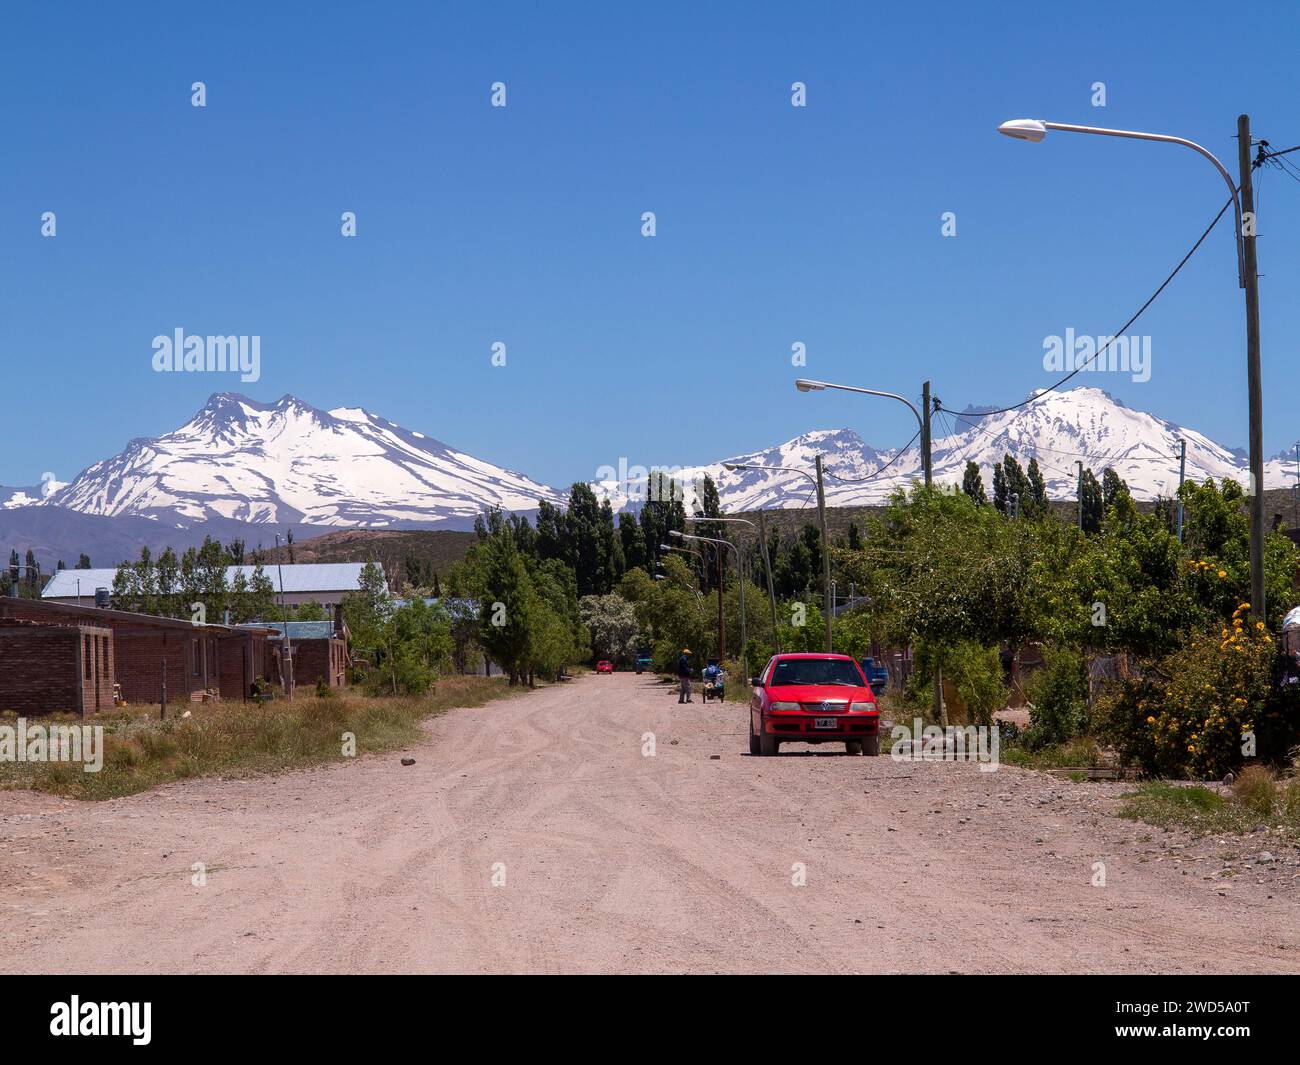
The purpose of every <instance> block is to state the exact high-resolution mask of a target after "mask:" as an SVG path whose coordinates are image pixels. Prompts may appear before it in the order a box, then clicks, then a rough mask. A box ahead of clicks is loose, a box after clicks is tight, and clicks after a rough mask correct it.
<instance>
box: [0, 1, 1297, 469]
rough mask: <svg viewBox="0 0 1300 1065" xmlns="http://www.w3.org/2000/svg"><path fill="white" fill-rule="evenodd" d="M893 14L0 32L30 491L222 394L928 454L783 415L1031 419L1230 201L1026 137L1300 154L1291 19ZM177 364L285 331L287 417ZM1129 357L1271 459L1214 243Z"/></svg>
mask: <svg viewBox="0 0 1300 1065" xmlns="http://www.w3.org/2000/svg"><path fill="white" fill-rule="evenodd" d="M873 6H874V5H867V4H863V3H843V4H841V3H816V2H812V3H799V4H794V3H744V4H742V3H710V4H700V3H681V4H678V3H664V2H660V3H655V4H644V5H633V4H609V3H591V4H585V3H583V4H580V3H553V4H545V5H543V4H524V3H512V2H505V0H503V2H499V3H493V4H490V5H485V4H468V3H464V4H439V5H424V4H411V5H406V4H382V3H381V4H366V5H355V6H344V5H331V4H323V3H322V4H313V5H311V6H310V7H302V8H300V9H299V8H295V9H294V10H293V11H288V10H286V11H270V10H268V7H269V5H264V4H246V5H241V4H229V5H219V6H218V5H205V6H201V7H197V8H196V7H195V6H194V5H162V4H159V5H156V6H153V5H147V4H132V5H127V6H125V7H122V8H110V7H109V6H108V5H92V4H76V5H74V4H50V3H43V4H10V5H7V6H6V11H5V14H4V16H3V32H2V33H0V128H2V129H3V131H4V149H3V156H2V158H0V364H2V365H3V366H4V367H5V369H6V371H7V372H6V378H7V383H8V388H7V389H6V391H7V392H8V393H9V394H10V395H15V394H17V395H18V396H19V397H20V398H18V399H17V400H16V401H13V402H10V403H6V404H5V413H4V417H3V418H0V483H3V484H10V485H14V484H32V483H36V482H37V481H38V480H39V479H40V476H41V473H42V472H43V471H47V470H48V471H52V472H54V473H56V475H57V476H58V477H59V478H60V479H68V478H69V477H70V476H72V475H74V474H75V473H76V472H77V471H78V470H80V469H81V468H82V467H84V466H85V465H87V464H89V463H91V462H93V461H96V460H98V459H100V458H104V457H107V456H108V455H110V454H112V453H114V452H116V451H117V450H119V449H120V448H121V447H122V446H123V445H124V444H125V442H126V441H127V440H128V439H129V438H131V437H134V436H150V435H156V434H158V433H161V432H165V431H167V430H169V429H171V428H174V427H175V426H177V425H179V424H180V423H181V422H183V421H184V420H185V419H187V418H188V417H189V416H190V415H191V414H192V413H193V412H194V411H195V410H196V409H198V408H199V407H200V406H201V405H202V403H203V402H204V400H205V399H206V398H207V396H208V395H209V394H210V393H211V392H215V391H223V390H235V391H242V392H245V393H246V394H248V395H250V396H252V397H253V398H255V399H259V400H263V401H273V400H274V399H276V398H278V397H279V396H280V395H282V394H284V393H286V392H291V393H293V394H295V395H297V396H299V397H301V398H302V399H304V400H306V401H307V402H310V403H312V404H315V405H316V406H319V407H323V408H329V407H335V406H341V405H348V406H364V407H366V408H369V409H371V410H373V411H375V412H377V413H380V414H382V415H384V416H386V417H388V418H391V419H393V420H394V421H397V422H400V423H402V424H404V425H406V426H407V427H409V428H411V429H416V430H420V431H423V432H425V433H428V434H430V435H432V436H435V437H438V438H440V439H442V440H444V441H446V442H448V443H450V444H453V445H455V446H457V447H459V448H461V449H463V450H466V451H469V452H470V453H472V454H476V455H479V456H481V457H483V458H486V459H490V460H492V461H494V462H499V463H501V464H503V465H506V466H509V467H512V468H516V469H519V470H522V471H523V472H525V473H527V474H529V475H531V476H533V477H535V478H538V479H540V480H543V481H547V482H551V483H555V484H560V485H563V484H567V483H568V482H570V481H572V480H575V479H578V478H583V479H586V478H590V477H591V476H593V474H594V472H595V470H596V468H597V467H598V466H601V465H604V464H610V465H617V463H618V459H619V457H620V456H626V457H627V458H628V460H629V462H631V463H633V464H637V463H639V464H643V465H647V466H648V465H652V464H654V463H662V464H686V463H690V462H696V461H705V460H711V459H714V458H718V457H722V456H724V455H729V454H735V453H739V452H743V451H746V450H751V449H755V448H758V447H762V446H766V445H769V444H773V443H776V442H779V441H782V440H785V439H787V438H789V437H791V436H794V435H796V434H798V433H800V432H804V431H807V430H809V429H815V428H829V427H838V426H840V425H849V426H852V427H853V428H855V429H857V430H858V431H859V432H860V433H861V434H862V436H863V437H864V438H865V439H866V440H867V441H869V442H870V443H872V444H874V445H876V446H877V447H891V446H897V445H899V444H902V443H904V442H905V441H906V440H907V439H908V438H909V437H910V436H911V433H912V431H913V430H912V425H911V416H910V415H909V414H908V413H907V411H906V410H904V409H903V408H902V407H901V406H898V405H895V404H890V403H887V402H884V401H878V400H870V399H864V398H860V397H849V396H844V395H840V396H831V395H813V396H807V395H800V394H798V393H796V392H795V391H794V389H793V387H792V385H791V381H792V379H793V378H794V377H795V376H798V375H801V374H802V375H807V376H813V377H822V378H825V379H829V380H833V381H844V382H848V383H855V384H860V385H866V386H868V387H875V388H883V389H888V390H893V391H900V392H905V393H907V394H909V395H911V394H917V393H919V389H920V381H921V380H922V379H923V378H924V377H926V376H928V377H930V378H931V379H932V380H933V381H934V387H935V391H936V393H937V394H938V395H939V396H941V397H942V399H943V400H944V402H945V403H946V404H947V405H949V406H954V407H960V406H964V405H965V404H967V403H996V404H1006V403H1009V402H1013V401H1016V400H1019V399H1021V398H1023V397H1024V395H1025V394H1026V393H1027V392H1028V391H1029V390H1030V389H1031V388H1035V387H1042V386H1043V385H1045V384H1047V383H1048V382H1049V380H1050V375H1049V374H1048V373H1046V372H1045V371H1044V370H1043V367H1042V356H1043V346H1042V345H1043V338H1044V337H1045V336H1048V335H1052V334H1061V333H1063V332H1064V331H1065V330H1066V329H1067V328H1073V329H1075V331H1076V332H1078V333H1088V334H1106V333H1110V332H1112V331H1114V330H1115V329H1116V328H1118V327H1119V325H1121V324H1122V323H1123V322H1124V320H1125V319H1126V318H1127V317H1128V316H1129V314H1130V313H1131V312H1132V311H1133V310H1135V309H1136V308H1137V307H1138V306H1139V305H1140V303H1141V302H1142V301H1143V300H1144V299H1145V298H1146V297H1147V296H1148V295H1149V294H1150V293H1151V291H1152V290H1154V288H1155V287H1156V285H1157V284H1159V282H1160V281H1161V280H1162V279H1163V278H1164V276H1165V274H1166V273H1167V272H1168V271H1169V270H1170V269H1171V268H1172V266H1173V265H1174V263H1176V262H1177V261H1178V259H1179V258H1180V257H1181V256H1182V255H1183V254H1184V252H1185V251H1186V250H1187V248H1188V247H1189V246H1190V245H1191V243H1192V241H1193V240H1194V239H1195V237H1196V236H1197V235H1198V234H1199V233H1200V231H1201V230H1202V229H1203V228H1204V226H1205V225H1206V224H1207V223H1208V221H1209V219H1210V218H1211V217H1212V216H1213V215H1214V213H1215V211H1216V210H1217V209H1218V207H1219V206H1220V205H1221V204H1222V202H1223V199H1224V196H1225V193H1224V188H1223V184H1222V180H1221V179H1220V178H1219V177H1218V176H1217V175H1216V174H1215V173H1214V172H1213V170H1212V168H1211V167H1210V166H1209V165H1208V164H1207V163H1206V162H1205V161H1204V160H1201V159H1200V158H1198V157H1197V156H1196V155H1195V154H1193V153H1192V152H1189V151H1186V150H1185V149H1181V148H1177V147H1173V146H1165V145H1153V144H1142V143H1136V142H1130V141H1117V140H1112V139H1110V138H1101V137H1084V136H1078V135H1072V134H1064V133H1062V134H1053V135H1051V136H1049V138H1048V140H1047V141H1046V142H1044V143H1042V144H1037V145H1029V144H1023V143H1017V142H1013V141H1011V140H1008V139H1007V138H1004V137H1000V136H998V135H997V134H996V132H995V128H996V126H997V125H998V123H999V122H1001V121H1002V120H1004V119H1007V118H1016V117H1038V118H1048V119H1052V120H1055V121H1062V122H1074V123H1079V124H1088V125H1102V126H1118V127H1126V128H1135V129H1146V130H1152V131H1161V132H1169V133H1175V134H1179V135H1182V136H1186V137H1190V138H1192V139H1193V140H1197V141H1200V142H1201V143H1203V144H1205V145H1206V146H1207V147H1208V148H1210V150H1212V151H1213V152H1215V153H1216V154H1217V155H1219V157H1220V158H1221V159H1223V160H1224V162H1225V163H1226V164H1228V165H1229V167H1230V169H1234V170H1235V160H1236V141H1235V138H1234V134H1235V123H1236V116H1237V115H1238V114H1239V113H1241V112H1243V111H1245V112H1248V113H1249V114H1250V115H1251V117H1252V122H1253V126H1254V130H1255V133H1256V135H1257V136H1262V137H1264V138H1266V139H1268V140H1270V141H1271V142H1272V144H1273V146H1274V147H1275V148H1283V147H1290V146H1292V145H1294V144H1300V110H1298V109H1297V107H1296V100H1297V92H1298V91H1300V88H1298V87H1300V82H1298V81H1297V77H1296V68H1295V56H1294V54H1293V52H1294V49H1293V48H1292V45H1293V44H1294V42H1295V41H1296V40H1297V39H1300V37H1298V36H1297V33H1298V31H1300V14H1297V9H1296V8H1295V6H1294V5H1290V4H1283V3H1276V4H1270V3H1263V4H1256V5H1253V7H1252V9H1251V11H1252V14H1251V19H1250V26H1249V27H1245V26H1243V24H1242V23H1241V22H1240V20H1239V19H1238V17H1237V16H1236V15H1232V16H1231V17H1229V15H1228V14H1227V13H1226V9H1224V8H1223V7H1222V5H1215V6H1211V5H1209V4H1196V3H1188V2H1185V0H1180V2H1179V3H1177V4H1174V3H1159V4H1134V3H1091V4H1087V5H1083V6H1080V5H1071V6H1068V7H1063V8H1060V9H1059V10H1052V11H1050V12H1049V11H1048V10H1047V9H1046V8H1044V7H1043V6H1042V5H1041V4H1034V3H1024V4H1020V3H1005V4H1002V5H999V6H998V8H997V9H996V12H994V11H992V10H988V9H984V8H983V6H982V5H970V4H933V3H919V2H918V3H912V4H908V5H901V9H900V5H890V6H888V7H885V6H884V5H881V7H880V9H879V10H873ZM199 80H201V81H204V82H205V83H206V86H207V106H206V107H205V108H202V109H200V108H195V107H192V106H191V103H190V95H191V93H190V86H191V83H192V82H194V81H199ZM496 81H503V82H505V83H506V86H507V93H508V97H507V99H508V106H507V107H505V108H493V107H491V106H490V102H489V95H490V86H491V84H492V83H493V82H496ZM795 81H802V82H804V83H806V85H807V106H806V107H805V108H794V107H792V106H791V104H790V94H791V88H790V87H791V84H792V83H793V82H795ZM1097 81H1101V82H1104V83H1105V86H1106V96H1107V106H1106V107H1104V108H1100V107H1093V106H1092V104H1091V97H1092V88H1091V87H1092V84H1093V83H1094V82H1097ZM1292 158H1294V159H1296V160H1300V152H1298V153H1296V154H1295V156H1293V157H1292ZM1260 197H1261V202H1260V232H1261V238H1260V243H1259V250H1260V270H1261V272H1262V273H1263V274H1264V275H1265V276H1264V278H1263V281H1262V283H1261V293H1262V295H1261V300H1262V320H1263V353H1264V382H1265V445H1266V453H1267V454H1272V453H1274V452H1276V451H1278V450H1280V449H1282V448H1285V447H1288V446H1290V445H1291V443H1292V442H1293V441H1294V440H1296V439H1297V437H1298V436H1300V425H1298V424H1296V419H1294V418H1293V417H1291V415H1290V414H1289V408H1290V407H1291V406H1292V403H1291V398H1292V396H1293V395H1294V394H1295V391H1296V388H1295V381H1294V377H1295V369H1296V365H1297V362H1296V357H1295V345H1294V339H1293V338H1294V337H1295V336H1296V334H1297V327H1300V301H1298V300H1296V299H1295V298H1294V293H1295V291H1296V286H1297V282H1298V281H1300V276H1298V275H1300V255H1297V253H1296V252H1297V248H1300V182H1297V181H1295V180H1293V179H1292V178H1290V177H1288V176H1286V175H1284V174H1281V173H1278V172H1276V171H1268V172H1266V173H1265V174H1264V177H1263V179H1262V183H1261V189H1260ZM45 211H54V212H56V215H57V226H58V229H57V236H56V237H55V238H53V239H50V238H45V237H42V236H41V234H40V220H41V214H42V212H45ZM343 211H355V212H356V213H357V219H358V236H357V237H356V238H354V239H349V238H344V237H342V236H341V235H340V232H339V227H340V214H341V213H342V212H343ZM644 211H653V212H655V214H656V218H657V235H656V236H655V237H653V238H646V237H643V236H642V235H641V215H642V212H644ZM945 211H953V212H955V213H956V216H957V236H956V237H953V238H944V237H942V236H941V234H940V222H941V215H942V214H943V212H945ZM177 327H181V328H184V329H185V330H186V331H187V332H188V333H200V334H207V333H221V334H231V333H233V334H249V335H252V334H257V335H259V336H260V337H261V338H262V341H261V344H262V378H261V380H260V381H258V382H257V383H255V384H240V383H239V382H238V381H237V380H235V379H233V378H230V377H228V376H220V375H214V374H167V375H164V374H156V373H154V372H153V371H152V369H151V366H150V359H151V356H152V349H151V341H152V338H153V337H154V336H155V335H158V334H170V333H171V332H172V330H174V329H175V328H177ZM1134 331H1136V332H1142V333H1147V334H1150V335H1151V337H1152V373H1151V379H1150V380H1149V381H1147V382H1145V383H1135V382H1132V381H1131V380H1129V378H1128V377H1127V376H1121V375H1113V374H1112V375H1107V374H1086V375H1081V376H1082V377H1084V378H1086V380H1085V382H1084V383H1087V384H1097V385H1101V386H1103V387H1106V388H1107V389H1108V390H1109V391H1110V392H1112V394H1114V395H1116V396H1117V397H1118V398H1120V399H1122V400H1123V401H1124V402H1125V403H1127V404H1129V405H1130V406H1135V407H1140V408H1143V409H1147V410H1150V411H1152V412H1153V413H1156V414H1159V415H1161V416H1163V417H1167V418H1170V419H1173V420H1175V421H1178V422H1181V423H1183V424H1186V425H1189V426H1192V427H1194V428H1197V429H1200V430H1201V431H1203V432H1206V433H1207V434H1209V435H1210V436H1211V437H1213V438H1215V439H1217V440H1219V441H1220V442H1221V443H1224V444H1226V445H1228V446H1245V444H1246V375H1245V357H1244V344H1245V341H1244V310H1243V303H1242V296H1241V293H1240V291H1239V289H1238V288H1237V284H1236V276H1235V258H1234V253H1233V250H1232V237H1231V232H1230V228H1229V226H1228V224H1227V223H1226V222H1225V223H1222V224H1221V226H1220V228H1219V229H1218V230H1216V231H1215V233H1214V234H1212V236H1211V237H1210V238H1209V240H1208V241H1207V242H1206V244H1205V246H1204V247H1203V248H1202V250H1201V251H1200V252H1199V253H1198V255H1197V256H1195V257H1194V258H1193V260H1192V262H1191V263H1190V264H1189V266H1188V267H1187V268H1186V269H1185V270H1184V272H1183V273H1182V275H1180V277H1179V278H1178V279H1177V280H1176V281H1175V282H1174V284H1173V285H1172V286H1171V287H1170V289H1169V290H1167V291H1166V293H1165V294H1164V295H1163V296H1162V297H1161V299H1160V300H1159V301H1158V302H1157V303H1156V304H1155V305H1154V306H1153V308H1152V309H1151V310H1150V311H1149V312H1148V313H1147V315H1146V316H1145V318H1144V319H1143V320H1142V322H1141V323H1140V326H1139V327H1135V330H1134ZM495 341H503V342H504V343H505V344H506V345H507V365H506V366H505V367H493V366H492V365H491V362H490V356H491V345H492V344H493V342H495ZM796 341H798V342H802V343H804V344H805V345H806V346H807V352H808V366H807V368H806V370H801V371H796V370H795V369H793V368H792V367H791V365H790V352H791V345H792V344H793V343H795V342H796Z"/></svg>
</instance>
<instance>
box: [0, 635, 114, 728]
mask: <svg viewBox="0 0 1300 1065" xmlns="http://www.w3.org/2000/svg"><path fill="white" fill-rule="evenodd" d="M113 681H114V669H113V633H112V631H111V630H109V629H105V628H99V627H96V626H88V625H81V626H65V625H35V624H0V711H6V710H8V711H13V712H14V713H17V714H18V715H20V716H26V715H36V714H49V713H72V714H81V715H87V714H94V713H97V712H98V711H100V710H111V709H112V707H113Z"/></svg>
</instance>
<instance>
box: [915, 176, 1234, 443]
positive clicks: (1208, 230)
mask: <svg viewBox="0 0 1300 1065" xmlns="http://www.w3.org/2000/svg"><path fill="white" fill-rule="evenodd" d="M1235 200H1236V197H1235V196H1229V197H1228V199H1227V200H1226V201H1225V202H1224V204H1223V206H1222V207H1220V208H1219V213H1218V214H1216V215H1215V216H1214V221H1212V222H1211V223H1210V224H1209V225H1208V226H1206V227H1205V232H1203V233H1202V234H1201V235H1200V236H1199V237H1197V238H1196V243H1195V244H1193V245H1192V247H1191V250H1190V251H1188V253H1187V254H1186V255H1184V256H1183V257H1182V259H1181V261H1180V262H1179V263H1178V265H1177V266H1175V267H1174V269H1173V273H1171V274H1170V275H1169V276H1168V277H1166V278H1165V279H1164V281H1162V282H1161V283H1160V287H1159V288H1158V289H1156V290H1155V292H1153V293H1152V294H1151V296H1150V298H1149V299H1148V300H1147V301H1146V303H1144V304H1142V306H1141V307H1139V308H1138V309H1137V312H1136V313H1135V314H1134V315H1133V317H1132V318H1130V319H1129V320H1128V321H1127V322H1125V323H1124V324H1123V325H1122V326H1120V327H1119V329H1117V330H1115V332H1114V334H1113V335H1112V336H1111V337H1110V338H1109V339H1108V340H1107V341H1106V343H1105V344H1103V345H1102V346H1101V347H1100V348H1099V349H1098V350H1097V351H1096V352H1095V353H1094V354H1093V355H1091V356H1090V357H1089V358H1088V359H1087V360H1086V361H1085V362H1083V363H1082V364H1081V365H1079V366H1076V367H1075V368H1074V369H1073V370H1071V371H1070V372H1069V373H1068V374H1066V375H1065V376H1064V377H1062V378H1061V379H1060V380H1059V381H1057V382H1056V383H1055V384H1054V385H1050V386H1049V387H1047V388H1044V389H1043V390H1042V391H1041V392H1038V393H1037V394H1036V395H1033V396H1031V397H1030V398H1029V399H1026V400H1023V401H1022V402H1020V403H1013V404H1012V405H1011V406H1009V407H1001V408H999V409H997V410H988V411H983V412H981V413H979V414H974V413H972V414H971V416H972V417H975V418H988V417H990V416H992V415H994V414H1006V413H1007V412H1008V411H1013V410H1018V409H1019V408H1021V407H1025V406H1028V405H1029V404H1030V403H1033V402H1035V401H1036V400H1038V399H1041V398H1042V397H1043V396H1045V395H1046V394H1047V393H1048V392H1055V391H1056V390H1057V389H1058V388H1060V387H1061V386H1062V385H1063V384H1065V382H1066V381H1068V380H1070V378H1071V377H1073V376H1074V375H1075V374H1077V373H1079V372H1080V371H1082V370H1084V369H1086V368H1087V366H1088V364H1089V363H1091V362H1092V361H1093V360H1094V359H1096V358H1098V357H1100V356H1101V355H1103V354H1104V353H1105V351H1106V349H1107V348H1109V347H1110V346H1111V344H1113V343H1114V342H1115V340H1116V338H1118V337H1121V336H1123V335H1124V334H1125V333H1126V332H1127V331H1128V327H1129V326H1131V325H1132V324H1133V323H1134V322H1136V321H1137V320H1138V319H1139V318H1140V317H1142V315H1143V313H1144V312H1145V311H1146V309H1147V308H1148V307H1150V306H1151V304H1153V303H1155V301H1156V298H1157V297H1158V296H1159V295H1160V293H1162V292H1163V291H1164V290H1165V289H1166V288H1167V287H1168V286H1169V283H1170V282H1171V281H1172V280H1173V279H1174V278H1175V277H1177V276H1178V274H1179V272H1180V271H1181V270H1182V268H1183V267H1184V266H1186V265H1187V261H1188V260H1189V259H1190V258H1191V257H1192V256H1193V255H1195V254H1196V251H1197V249H1198V248H1200V246H1201V245H1202V244H1203V243H1205V238H1206V237H1208V236H1209V235H1210V233H1211V231H1212V230H1213V229H1214V227H1215V226H1217V225H1218V224H1219V219H1221V218H1222V217H1223V215H1224V212H1225V211H1227V209H1228V208H1229V207H1231V206H1232V205H1233V203H1234V202H1235ZM936 409H942V410H947V411H951V410H952V408H951V407H943V406H942V404H940V405H939V406H938V407H936Z"/></svg>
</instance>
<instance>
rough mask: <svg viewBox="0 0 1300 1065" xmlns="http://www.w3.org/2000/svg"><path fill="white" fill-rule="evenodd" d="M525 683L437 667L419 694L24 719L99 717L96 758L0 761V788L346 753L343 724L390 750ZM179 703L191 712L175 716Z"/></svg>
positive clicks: (169, 777)
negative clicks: (439, 719)
mask: <svg viewBox="0 0 1300 1065" xmlns="http://www.w3.org/2000/svg"><path fill="white" fill-rule="evenodd" d="M523 691H527V689H526V688H523V687H516V688H511V687H509V686H508V684H507V683H506V681H505V679H504V678H501V677H491V678H488V677H461V676H452V677H445V678H443V679H441V680H439V681H438V683H437V684H436V685H435V687H434V689H433V690H432V691H430V692H428V693H426V694H424V695H419V696H399V697H371V696H366V695H362V694H360V693H359V692H355V691H351V690H349V691H348V692H347V693H346V694H335V695H331V696H329V697H328V698H318V697H317V696H315V695H314V694H312V693H311V691H310V689H304V690H302V691H300V692H299V693H298V696H297V698H295V699H294V700H293V701H292V702H289V701H288V700H285V699H276V700H274V701H272V702H269V703H225V704H221V703H214V704H208V705H203V704H194V705H192V706H189V707H185V708H177V707H172V708H171V710H170V711H169V713H170V714H173V715H175V716H172V717H169V718H168V720H166V721H160V720H159V719H158V709H157V708H156V707H155V708H152V711H151V710H150V709H149V708H144V707H132V708H131V709H129V710H127V709H124V710H118V711H114V712H113V713H110V714H99V715H97V716H95V717H93V718H87V719H86V720H85V721H84V722H83V721H82V720H81V719H80V718H70V717H66V716H63V715H60V716H59V717H54V716H47V717H43V718H41V719H39V721H37V720H36V719H33V720H31V721H29V724H38V723H39V724H45V725H49V724H53V723H55V722H56V721H57V722H66V723H69V724H83V723H84V724H89V725H101V726H103V728H104V750H103V759H104V763H103V768H102V769H101V770H100V771H99V772H98V773H87V772H85V770H84V769H83V768H82V766H81V764H79V763H78V764H72V763H57V762H56V763H26V762H0V788H32V789H34V790H36V791H44V792H49V793H52V794H55V795H63V796H66V797H69V798H74V799H94V800H98V799H113V798H118V797H120V796H123V795H133V794H135V793H136V792H140V791H146V790H148V789H149V788H154V787H158V786H159V785H160V784H167V783H171V782H173V781H178V780H188V779H190V778H192V777H204V776H226V777H247V776H257V775H261V774H265V773H277V772H282V771H284V770H287V769H297V768H302V767H306V766H312V765H321V764H323V763H326V762H339V761H344V760H345V757H346V756H345V755H344V754H343V743H344V740H343V734H344V733H348V732H350V733H352V734H353V736H355V737H356V741H355V742H356V753H357V754H358V755H361V754H370V753H375V752H379V751H391V750H394V749H396V748H400V747H405V746H407V745H409V744H411V743H414V742H415V741H416V740H418V739H419V738H420V737H421V734H422V733H421V729H420V723H421V722H422V721H424V720H425V719H426V718H429V717H433V716H436V715H437V714H441V713H443V712H444V711H446V710H449V709H452V708H454V707H475V706H482V705H483V704H485V703H488V702H490V701H492V700H494V699H500V698H505V697H508V696H512V695H516V694H519V693H521V692H523ZM183 709H189V710H190V717H188V718H181V717H180V714H181V713H182V712H183Z"/></svg>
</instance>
